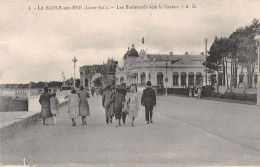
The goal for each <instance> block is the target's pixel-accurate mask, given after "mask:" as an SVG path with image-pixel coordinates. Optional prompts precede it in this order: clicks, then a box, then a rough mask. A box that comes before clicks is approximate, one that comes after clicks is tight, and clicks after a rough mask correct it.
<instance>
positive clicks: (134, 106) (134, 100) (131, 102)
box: [125, 93, 139, 118]
mask: <svg viewBox="0 0 260 167" xmlns="http://www.w3.org/2000/svg"><path fill="white" fill-rule="evenodd" d="M125 103H126V104H125V105H127V106H128V112H129V116H130V117H131V118H132V117H137V115H138V110H139V102H138V96H137V95H136V94H135V93H128V94H126V96H125Z"/></svg>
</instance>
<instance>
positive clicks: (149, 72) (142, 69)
mask: <svg viewBox="0 0 260 167" xmlns="http://www.w3.org/2000/svg"><path fill="white" fill-rule="evenodd" d="M204 60H205V56H204V53H203V52H202V53H201V54H200V55H189V54H188V52H185V54H183V55H180V54H173V52H170V53H169V54H150V53H149V54H147V53H146V52H145V50H143V49H141V50H140V51H139V53H138V51H137V50H136V49H135V47H134V45H132V48H131V49H130V48H128V51H127V52H126V53H125V54H124V56H123V66H122V67H121V68H120V67H118V68H117V69H116V84H117V85H119V84H122V83H126V85H127V86H130V85H136V86H144V85H145V84H146V82H147V81H151V82H152V85H163V86H164V87H168V88H173V87H176V88H178V87H189V86H194V85H195V86H202V85H205V75H204V74H205V72H204V69H205V67H204V66H203V65H202V63H203V62H204Z"/></svg>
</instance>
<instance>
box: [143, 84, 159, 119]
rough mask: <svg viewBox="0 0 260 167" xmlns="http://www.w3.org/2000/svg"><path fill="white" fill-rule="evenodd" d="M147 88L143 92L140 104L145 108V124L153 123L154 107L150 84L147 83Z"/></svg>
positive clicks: (153, 93) (154, 100)
mask: <svg viewBox="0 0 260 167" xmlns="http://www.w3.org/2000/svg"><path fill="white" fill-rule="evenodd" d="M146 85H147V88H146V89H144V90H143V94H142V98H141V104H142V105H143V106H145V120H146V121H147V124H149V123H150V122H151V123H153V120H152V117H153V107H154V106H155V105H156V94H155V91H154V90H153V89H152V88H151V85H152V83H151V82H150V81H147V84H146Z"/></svg>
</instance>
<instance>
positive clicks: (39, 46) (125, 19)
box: [0, 0, 260, 84]
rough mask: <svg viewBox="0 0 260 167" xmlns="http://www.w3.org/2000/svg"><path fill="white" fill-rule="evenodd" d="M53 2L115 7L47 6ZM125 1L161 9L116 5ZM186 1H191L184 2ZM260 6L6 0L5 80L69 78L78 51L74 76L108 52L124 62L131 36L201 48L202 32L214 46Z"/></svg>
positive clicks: (0, 79) (161, 49)
mask: <svg viewBox="0 0 260 167" xmlns="http://www.w3.org/2000/svg"><path fill="white" fill-rule="evenodd" d="M193 4H195V6H196V8H192V5H193ZM56 5H58V6H62V7H67V6H73V5H78V6H83V7H84V6H88V7H91V6H98V5H100V6H104V5H105V6H108V7H109V8H110V9H107V10H97V9H96V10H93V9H92V10H91V9H88V10H46V6H48V7H49V6H56ZM126 5H129V6H132V5H136V6H143V5H146V6H147V7H149V6H157V7H158V5H160V6H162V9H117V6H122V7H124V8H125V7H126ZM186 5H188V6H189V8H184V7H181V6H186ZM166 6H179V8H178V9H176V8H175V9H167V8H165V7H166ZM259 6H260V1H258V0H236V1H233V0H230V1H221V0H219V1H210V0H160V1H159V0H153V1H148V0H113V1H112V0H84V1H83V0H66V1H55V0H8V1H7V0H2V1H1V2H0V27H1V28H0V62H1V64H0V84H5V83H29V82H30V81H33V82H38V81H61V80H62V75H61V73H62V71H64V73H65V76H66V78H67V79H68V78H70V77H73V70H74V68H73V62H72V59H73V57H74V56H76V58H77V59H78V61H77V63H76V78H79V67H81V66H84V65H92V64H102V63H103V62H104V63H106V61H107V59H108V58H114V59H115V60H117V61H119V64H120V65H122V57H123V55H124V54H125V52H126V51H127V48H128V47H131V46H132V44H134V45H135V48H136V49H137V51H138V52H139V51H140V49H142V48H144V49H145V50H146V51H147V53H154V54H157V53H160V54H168V53H169V52H171V51H172V52H173V54H184V53H185V52H189V54H200V53H201V52H204V51H205V44H204V39H205V38H208V49H209V47H210V45H211V44H212V42H213V40H214V38H215V36H218V37H228V36H229V35H230V34H231V33H232V32H233V31H235V30H236V28H238V27H242V26H246V25H250V24H251V23H252V20H253V19H254V18H256V19H260V9H259ZM29 7H30V9H31V10H29ZM38 7H39V9H41V7H43V8H44V10H38ZM111 7H114V9H112V8H111ZM34 8H36V9H34ZM143 37H144V39H145V40H144V41H145V44H144V45H142V38H143Z"/></svg>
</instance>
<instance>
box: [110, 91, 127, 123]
mask: <svg viewBox="0 0 260 167" xmlns="http://www.w3.org/2000/svg"><path fill="white" fill-rule="evenodd" d="M124 101H125V98H124V95H123V94H122V92H121V90H120V89H115V94H114V109H113V111H114V114H115V118H116V119H118V124H117V125H116V127H118V126H121V117H122V108H123V103H124ZM124 124H125V123H124Z"/></svg>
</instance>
